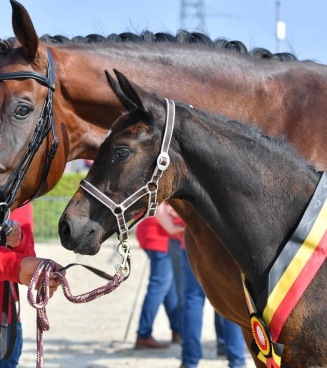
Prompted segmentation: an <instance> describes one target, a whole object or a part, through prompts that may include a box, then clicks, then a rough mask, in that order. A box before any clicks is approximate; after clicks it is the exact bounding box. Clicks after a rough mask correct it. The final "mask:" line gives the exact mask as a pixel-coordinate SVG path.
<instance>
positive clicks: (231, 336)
mask: <svg viewBox="0 0 327 368" xmlns="http://www.w3.org/2000/svg"><path fill="white" fill-rule="evenodd" d="M215 328H216V334H217V342H218V344H219V345H220V346H221V345H223V346H224V347H225V353H226V356H227V359H228V362H229V364H228V366H229V367H230V368H243V367H244V365H245V358H244V349H245V341H244V337H243V334H242V330H241V327H240V326H238V325H237V324H235V323H233V322H231V321H229V320H228V319H225V318H223V317H221V316H220V315H219V314H218V313H216V314H215Z"/></svg>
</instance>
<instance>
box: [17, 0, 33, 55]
mask: <svg viewBox="0 0 327 368" xmlns="http://www.w3.org/2000/svg"><path fill="white" fill-rule="evenodd" d="M10 3H11V7H12V11H13V13H12V26H13V30H14V33H15V35H16V37H17V39H18V41H19V42H20V43H21V45H22V47H23V49H24V51H25V53H26V55H27V56H28V58H29V59H30V60H33V59H34V58H35V56H36V52H37V48H38V43H39V38H38V36H37V34H36V32H35V29H34V26H33V23H32V21H31V18H30V16H29V15H28V13H27V11H26V9H25V8H24V7H23V6H22V5H21V4H20V3H19V2H17V1H15V0H10Z"/></svg>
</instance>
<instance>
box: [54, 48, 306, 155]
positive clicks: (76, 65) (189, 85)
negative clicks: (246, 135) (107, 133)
mask: <svg viewBox="0 0 327 368" xmlns="http://www.w3.org/2000/svg"><path fill="white" fill-rule="evenodd" d="M51 50H52V53H53V57H54V59H55V64H56V65H59V68H56V76H57V78H58V79H59V88H60V91H61V95H60V96H58V95H59V93H57V94H55V97H54V104H55V109H54V112H55V114H57V115H59V114H62V119H61V121H65V124H66V125H67V128H68V132H69V135H70V136H71V140H70V147H69V160H72V159H75V158H78V157H82V156H83V155H84V157H85V156H86V155H89V151H90V152H91V154H94V149H93V147H94V146H98V145H99V144H100V143H101V141H102V138H103V134H104V132H103V131H102V130H101V129H99V127H100V128H102V129H105V130H108V129H109V128H110V127H111V125H112V124H113V122H114V121H115V120H116V119H117V117H118V116H119V115H120V114H121V113H122V111H124V110H125V109H124V108H123V106H122V105H121V104H120V102H119V101H118V99H117V97H116V96H115V95H114V94H113V92H112V91H111V89H110V88H109V86H108V82H107V80H106V77H105V75H104V69H107V70H109V72H111V71H112V69H113V68H116V69H118V70H119V71H121V72H123V73H124V74H125V75H127V76H128V78H130V79H131V80H133V81H134V82H135V83H137V84H139V85H141V86H142V87H143V88H144V89H146V90H147V91H156V92H159V93H160V94H161V95H162V96H164V97H167V98H172V99H175V100H181V101H184V102H186V103H189V104H192V105H193V106H195V107H199V108H201V109H204V110H207V111H209V112H218V111H219V112H220V113H221V114H223V115H226V116H229V117H231V118H240V116H235V111H240V112H241V113H240V114H241V115H242V118H243V119H244V120H245V121H258V120H260V118H261V117H265V119H266V120H269V115H271V116H272V115H274V113H273V111H267V109H264V108H263V106H266V105H265V101H264V98H265V96H266V98H267V100H269V96H272V95H273V94H278V95H279V96H281V94H280V93H281V92H280V91H279V92H277V91H276V90H272V91H271V93H267V90H268V86H267V84H265V92H266V93H265V94H262V85H263V84H264V82H265V81H266V80H269V78H270V79H271V76H272V75H273V74H275V75H276V73H277V70H278V69H279V72H280V73H281V74H282V73H284V71H285V68H290V65H291V63H288V64H287V65H288V66H287V67H286V63H284V64H283V63H279V62H275V63H268V62H265V61H262V60H261V61H260V60H259V61H258V60H255V59H254V58H252V57H250V56H244V55H241V54H238V53H232V52H228V51H224V50H217V49H214V48H212V47H206V46H197V45H182V44H137V43H136V44H133V43H131V44H108V45H102V46H98V45H89V46H81V47H76V46H74V47H72V46H65V47H61V48H55V47H51ZM297 64H299V63H297ZM293 65H294V63H293ZM245 80H246V83H245V82H244V81H245ZM245 86H246V88H245ZM281 90H282V88H281ZM231 91H232V93H233V102H232V103H231ZM258 95H260V101H261V102H262V103H261V104H259V105H258V104H257V103H256V102H257V98H258ZM57 96H58V97H57ZM208 96H210V98H208ZM281 100H282V98H281ZM226 102H227V103H226ZM235 104H237V106H238V108H237V109H235V108H234V105H235ZM67 106H68V110H67ZM276 108H278V106H277V107H276ZM59 111H60V112H59ZM71 112H73V114H71ZM270 113H271V114H270ZM68 114H69V117H68V116H67V115H68ZM274 117H275V115H274ZM281 121H283V118H282V117H281ZM77 126H78V131H79V132H81V136H82V137H83V138H82V141H83V144H80V138H79V137H78V138H77V136H76V129H77V128H76V127H77ZM90 130H91V131H92V132H93V135H91V136H90V135H89V134H86V133H87V132H88V131H90ZM83 132H85V134H83ZM90 137H91V138H93V141H92V142H90V143H89V142H88V140H89V139H90ZM81 147H85V148H83V149H84V151H83V149H82V148H81ZM90 147H91V148H90ZM92 152H93V153H92ZM88 158H91V157H88Z"/></svg>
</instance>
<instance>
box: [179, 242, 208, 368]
mask: <svg viewBox="0 0 327 368" xmlns="http://www.w3.org/2000/svg"><path fill="white" fill-rule="evenodd" d="M181 254H182V267H183V273H184V309H183V318H182V321H183V323H182V340H183V345H182V364H183V365H184V366H185V367H186V368H196V367H197V365H198V363H199V360H200V359H201V357H202V346H201V330H202V316H203V305H204V300H205V295H204V292H203V290H202V287H201V286H200V284H199V283H198V281H197V279H196V278H195V276H194V274H193V272H192V269H191V267H190V264H189V262H188V259H187V256H186V251H185V249H182V250H181Z"/></svg>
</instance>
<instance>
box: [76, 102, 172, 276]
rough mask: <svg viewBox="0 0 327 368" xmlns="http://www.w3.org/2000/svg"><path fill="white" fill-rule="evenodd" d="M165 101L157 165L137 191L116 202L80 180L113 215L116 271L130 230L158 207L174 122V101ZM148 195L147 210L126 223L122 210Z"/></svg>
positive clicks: (126, 248)
mask: <svg viewBox="0 0 327 368" xmlns="http://www.w3.org/2000/svg"><path fill="white" fill-rule="evenodd" d="M165 102H166V109H167V112H166V125H165V133H164V137H163V140H162V144H161V150H160V154H159V156H158V158H157V165H156V168H155V169H154V172H153V175H152V177H151V179H150V181H148V182H147V183H146V185H144V186H143V187H142V188H140V189H139V190H138V191H136V192H135V193H134V194H132V195H131V196H130V197H128V198H126V199H125V200H124V201H123V202H122V203H120V204H117V203H115V202H114V201H112V200H111V199H110V198H108V197H107V196H106V195H105V194H104V193H102V192H101V191H100V190H99V189H97V188H96V187H95V186H93V185H92V184H91V183H89V182H88V181H86V180H85V179H83V180H82V181H81V182H80V187H81V188H83V189H84V190H85V191H87V192H88V193H89V194H91V195H92V196H93V197H94V198H96V199H97V200H98V201H99V202H101V203H102V204H104V205H105V206H106V207H108V208H109V209H110V210H111V212H112V213H113V214H114V215H115V217H116V220H117V224H118V239H119V241H120V244H119V245H118V252H119V253H120V254H121V255H122V257H123V263H122V264H120V265H119V266H118V269H117V271H119V270H126V269H127V263H126V260H127V257H129V256H130V254H129V245H128V243H127V239H128V237H129V233H130V231H131V230H132V229H133V228H134V227H135V226H136V225H137V224H138V223H140V222H141V221H142V220H144V219H145V218H147V217H151V216H155V215H156V213H157V208H158V202H157V197H158V182H159V179H160V178H161V176H162V174H163V172H164V171H165V170H166V169H167V168H168V166H169V163H170V158H169V155H168V150H169V146H170V141H171V137H172V134H173V130H174V123H175V103H174V101H173V100H168V99H166V98H165ZM147 194H148V195H149V200H148V208H147V211H146V212H145V213H144V214H143V215H142V216H141V217H140V218H138V219H137V220H134V221H133V222H132V223H131V225H130V226H127V225H126V221H125V216H124V212H125V211H126V210H127V209H128V208H129V207H130V206H131V205H132V204H134V203H135V202H136V201H138V200H139V199H140V198H142V197H144V196H145V195H147Z"/></svg>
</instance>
